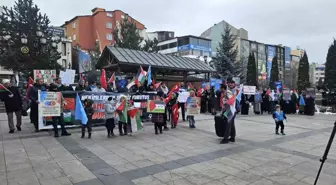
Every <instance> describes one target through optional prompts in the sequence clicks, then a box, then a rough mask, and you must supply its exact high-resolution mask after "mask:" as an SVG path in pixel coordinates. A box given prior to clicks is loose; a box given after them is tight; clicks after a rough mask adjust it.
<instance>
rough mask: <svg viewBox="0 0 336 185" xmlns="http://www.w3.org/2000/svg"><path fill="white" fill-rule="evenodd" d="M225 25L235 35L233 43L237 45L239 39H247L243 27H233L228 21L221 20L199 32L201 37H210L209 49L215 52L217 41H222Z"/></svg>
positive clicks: (246, 33)
mask: <svg viewBox="0 0 336 185" xmlns="http://www.w3.org/2000/svg"><path fill="white" fill-rule="evenodd" d="M227 25H228V26H229V28H230V29H231V34H232V35H235V36H236V37H237V39H236V43H235V44H236V45H237V46H238V45H239V42H240V39H248V32H247V31H246V30H245V29H244V28H239V29H238V28H235V27H234V26H232V25H230V24H229V23H227V22H226V21H224V20H223V21H221V22H219V23H217V24H215V25H213V26H212V27H210V28H208V29H207V30H205V31H204V32H203V33H202V34H201V37H203V38H207V39H210V40H211V41H212V42H211V49H212V51H213V52H215V53H216V52H217V48H218V46H219V43H220V42H221V41H222V34H223V33H224V30H225V28H226V26H227ZM239 55H240V53H238V56H239ZM237 59H238V58H237Z"/></svg>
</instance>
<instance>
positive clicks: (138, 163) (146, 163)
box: [132, 159, 155, 168]
mask: <svg viewBox="0 0 336 185" xmlns="http://www.w3.org/2000/svg"><path fill="white" fill-rule="evenodd" d="M132 164H134V165H135V166H137V167H139V168H143V167H147V166H151V165H154V164H155V163H153V162H152V161H150V160H148V159H143V160H140V161H134V162H132Z"/></svg>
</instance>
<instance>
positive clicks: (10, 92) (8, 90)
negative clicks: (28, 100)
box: [0, 83, 13, 94]
mask: <svg viewBox="0 0 336 185" xmlns="http://www.w3.org/2000/svg"><path fill="white" fill-rule="evenodd" d="M0 85H1V86H2V87H3V88H4V89H5V90H6V91H8V92H9V93H11V94H13V93H12V91H10V90H8V89H7V88H6V87H5V86H4V85H3V84H2V83H0Z"/></svg>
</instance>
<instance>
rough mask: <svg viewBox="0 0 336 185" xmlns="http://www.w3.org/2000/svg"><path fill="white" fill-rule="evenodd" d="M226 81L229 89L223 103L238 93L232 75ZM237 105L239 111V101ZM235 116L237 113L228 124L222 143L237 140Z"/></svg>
mask: <svg viewBox="0 0 336 185" xmlns="http://www.w3.org/2000/svg"><path fill="white" fill-rule="evenodd" d="M226 83H227V90H226V93H225V95H224V97H223V100H222V101H223V105H224V104H226V102H227V100H229V99H230V98H231V97H232V96H233V95H235V94H236V83H235V82H234V81H233V79H232V78H231V77H230V78H228V79H227V81H226ZM235 105H236V112H237V110H238V109H237V106H238V103H236V104H235ZM224 107H226V106H224ZM235 117H236V113H235V114H234V116H233V118H232V119H231V120H230V121H229V122H228V123H227V124H226V128H225V132H224V138H223V140H222V141H221V144H227V143H229V141H230V142H235V137H236V127H235Z"/></svg>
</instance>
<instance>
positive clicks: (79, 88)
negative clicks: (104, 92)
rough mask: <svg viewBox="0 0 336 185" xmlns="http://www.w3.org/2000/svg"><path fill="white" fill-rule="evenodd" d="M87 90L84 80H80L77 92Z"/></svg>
mask: <svg viewBox="0 0 336 185" xmlns="http://www.w3.org/2000/svg"><path fill="white" fill-rule="evenodd" d="M86 90H87V87H85V82H84V81H83V80H80V81H79V82H78V85H77V87H76V89H75V91H86Z"/></svg>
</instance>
